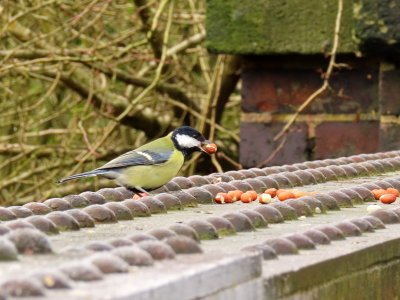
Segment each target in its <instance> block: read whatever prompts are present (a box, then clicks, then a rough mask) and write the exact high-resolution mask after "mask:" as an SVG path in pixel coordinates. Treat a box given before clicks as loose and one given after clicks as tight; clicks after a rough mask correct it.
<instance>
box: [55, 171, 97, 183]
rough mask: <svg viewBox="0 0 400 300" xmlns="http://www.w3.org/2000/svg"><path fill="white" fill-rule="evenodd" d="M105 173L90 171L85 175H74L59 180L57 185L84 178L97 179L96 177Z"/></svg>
mask: <svg viewBox="0 0 400 300" xmlns="http://www.w3.org/2000/svg"><path fill="white" fill-rule="evenodd" d="M103 173H105V171H104V170H93V171H89V172H85V173H79V174H74V175H71V176H68V177H65V178H62V179H60V180H57V183H64V182H66V181H70V180H73V179H78V178H83V177H95V176H97V175H101V174H103Z"/></svg>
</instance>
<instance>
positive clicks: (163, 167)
mask: <svg viewBox="0 0 400 300" xmlns="http://www.w3.org/2000/svg"><path fill="white" fill-rule="evenodd" d="M183 162H184V157H183V154H182V153H181V152H180V151H177V150H176V151H174V152H173V154H172V156H171V158H170V159H169V160H168V161H167V162H166V163H163V164H159V165H151V166H133V167H129V168H126V169H125V170H123V171H122V174H121V176H119V177H118V178H117V182H118V183H119V184H121V185H124V186H128V187H132V188H135V187H140V188H143V189H145V190H146V189H155V188H158V187H160V186H162V185H164V184H166V183H167V182H168V181H170V180H171V179H172V178H173V177H175V176H176V175H177V174H178V172H179V170H180V169H181V167H182V166H183Z"/></svg>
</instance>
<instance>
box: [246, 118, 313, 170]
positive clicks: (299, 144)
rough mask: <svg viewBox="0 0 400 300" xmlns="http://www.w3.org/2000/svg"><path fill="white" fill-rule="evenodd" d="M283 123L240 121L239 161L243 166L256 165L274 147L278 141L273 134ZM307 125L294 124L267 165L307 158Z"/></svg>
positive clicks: (265, 157) (288, 162)
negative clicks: (279, 149)
mask: <svg viewBox="0 0 400 300" xmlns="http://www.w3.org/2000/svg"><path fill="white" fill-rule="evenodd" d="M282 126H283V123H273V124H262V123H247V122H242V123H241V125H240V139H241V142H240V163H241V164H242V165H243V166H244V167H245V168H250V167H254V166H256V165H257V164H258V163H260V162H262V161H264V160H265V159H267V158H268V156H269V155H270V154H271V153H272V152H273V151H274V150H275V149H276V147H277V146H278V145H279V143H280V141H278V142H274V141H273V138H274V136H275V135H276V134H277V133H278V132H279V131H280V130H281V128H282ZM306 151H307V125H305V124H304V123H301V124H296V125H294V126H293V130H292V131H291V132H290V133H289V135H288V137H287V140H286V143H285V145H284V147H283V148H282V150H281V151H279V153H278V154H277V155H276V156H275V157H274V159H273V160H272V161H271V162H270V163H269V164H268V165H281V164H290V163H295V162H300V161H305V160H307V153H306Z"/></svg>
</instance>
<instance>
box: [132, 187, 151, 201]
mask: <svg viewBox="0 0 400 300" xmlns="http://www.w3.org/2000/svg"><path fill="white" fill-rule="evenodd" d="M135 189H136V191H135V195H133V199H134V200H137V199H140V198H142V197H146V196H150V193H149V192H147V191H146V190H144V189H142V188H141V187H135Z"/></svg>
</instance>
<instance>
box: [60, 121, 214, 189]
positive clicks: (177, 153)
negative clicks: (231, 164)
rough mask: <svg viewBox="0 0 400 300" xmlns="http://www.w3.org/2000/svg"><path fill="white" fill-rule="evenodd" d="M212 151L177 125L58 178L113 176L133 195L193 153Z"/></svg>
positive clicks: (162, 180) (162, 179)
mask: <svg viewBox="0 0 400 300" xmlns="http://www.w3.org/2000/svg"><path fill="white" fill-rule="evenodd" d="M200 151H201V152H205V153H207V154H213V153H215V152H216V151H217V146H216V145H215V144H214V143H212V142H210V141H209V140H207V139H206V138H205V137H204V136H203V135H202V134H201V133H200V132H198V131H197V130H196V129H194V128H192V127H190V126H181V127H178V128H176V129H175V130H174V131H172V132H170V133H169V134H168V135H166V136H164V137H162V138H159V139H156V140H154V141H152V142H149V143H147V144H144V145H143V146H140V147H139V148H136V149H135V150H132V151H129V152H126V153H124V154H122V155H120V156H118V157H116V158H114V159H113V160H111V161H109V162H108V163H106V164H105V165H103V166H101V167H99V168H97V169H94V170H92V171H88V172H84V173H79V174H74V175H71V176H68V177H66V178H62V179H60V180H58V181H57V183H64V182H67V181H70V180H73V179H78V178H84V177H95V176H101V177H105V178H108V179H113V180H115V181H116V183H117V184H118V185H120V186H124V187H125V188H127V189H129V190H131V191H132V192H134V193H135V194H137V195H140V194H142V193H143V194H145V195H148V194H149V192H150V191H152V190H155V189H157V188H159V187H161V186H163V185H164V184H166V183H167V182H169V181H170V180H171V179H172V178H173V177H175V176H176V175H177V174H178V172H179V170H180V169H181V167H182V166H183V164H184V162H185V161H187V160H188V159H190V157H191V156H192V154H193V153H194V152H200Z"/></svg>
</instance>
